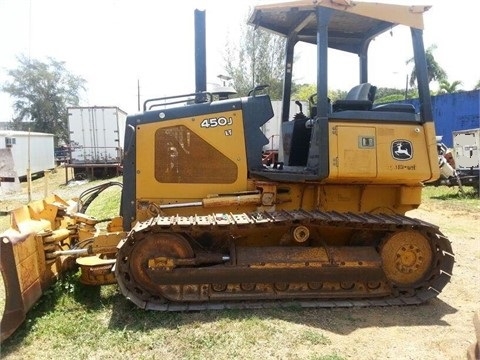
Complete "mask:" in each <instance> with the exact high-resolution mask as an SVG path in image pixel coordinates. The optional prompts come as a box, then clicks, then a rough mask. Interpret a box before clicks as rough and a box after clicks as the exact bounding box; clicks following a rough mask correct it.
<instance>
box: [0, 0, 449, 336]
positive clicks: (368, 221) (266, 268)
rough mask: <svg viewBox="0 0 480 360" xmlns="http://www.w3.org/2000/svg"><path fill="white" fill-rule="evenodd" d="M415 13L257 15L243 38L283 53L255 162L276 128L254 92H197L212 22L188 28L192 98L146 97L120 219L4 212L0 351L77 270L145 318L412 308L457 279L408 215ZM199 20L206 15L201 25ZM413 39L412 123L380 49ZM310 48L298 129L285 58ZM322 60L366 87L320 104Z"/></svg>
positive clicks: (413, 200)
mask: <svg viewBox="0 0 480 360" xmlns="http://www.w3.org/2000/svg"><path fill="white" fill-rule="evenodd" d="M427 9H428V7H425V6H400V5H389V4H381V3H362V2H357V1H351V0H327V1H312V0H299V1H293V2H283V3H278V4H269V5H259V6H257V7H255V8H254V10H253V12H252V14H251V16H250V18H249V24H251V25H252V26H254V27H257V28H260V29H263V30H267V31H271V32H273V33H275V34H277V35H278V36H283V37H284V38H285V39H286V58H285V70H284V83H283V87H284V91H283V102H282V104H283V105H282V114H281V121H282V123H281V129H282V145H283V154H281V155H280V157H279V161H276V162H274V163H272V164H270V165H265V164H263V163H262V151H263V150H264V147H265V145H266V144H267V143H268V139H267V137H266V136H265V135H264V133H262V126H263V125H264V124H265V123H266V122H267V121H268V120H269V119H270V118H272V116H273V110H272V103H271V100H270V98H269V96H268V95H267V94H266V91H265V87H264V86H257V87H255V88H254V89H252V91H250V93H249V94H248V96H245V97H237V98H228V97H227V96H221V97H219V99H218V98H216V97H215V96H214V95H215V94H210V93H208V92H206V80H205V79H206V75H205V46H204V42H205V41H204V40H205V29H204V28H205V16H204V12H196V17H195V19H196V21H195V24H196V26H195V32H196V42H197V44H202V43H203V46H196V48H197V49H200V50H197V51H199V53H197V54H196V59H197V61H196V89H195V92H192V93H191V94H186V95H179V96H170V97H164V98H156V99H149V100H147V101H145V103H144V107H143V112H141V113H139V114H134V115H130V116H128V119H127V125H126V131H125V148H126V149H125V159H124V164H123V171H124V172H123V189H122V194H121V206H120V214H119V216H118V217H115V218H113V219H111V220H110V221H109V223H108V226H107V227H106V229H99V227H98V220H97V219H95V218H93V217H91V216H87V215H86V214H85V213H84V209H85V208H86V206H88V204H89V202H90V200H91V199H93V198H94V197H95V195H96V194H97V193H98V192H99V191H101V190H103V188H94V189H93V190H92V192H91V193H90V196H89V197H88V198H87V199H86V200H85V199H83V201H80V202H72V201H66V200H64V199H61V198H59V197H58V196H55V195H52V196H51V197H49V198H45V199H43V200H42V201H35V202H32V203H30V204H28V205H25V206H23V207H21V208H19V209H16V210H14V211H12V213H11V228H10V229H8V230H7V231H6V232H5V233H4V234H3V235H2V241H1V243H0V244H1V270H2V276H3V280H4V283H5V286H6V305H5V310H4V314H3V318H2V321H1V340H4V339H6V338H7V337H8V336H10V335H11V334H12V333H13V332H14V331H15V330H16V329H17V328H18V326H20V325H21V323H22V322H23V320H24V319H25V317H26V313H27V312H28V310H29V309H30V308H31V307H32V306H33V304H34V303H35V302H36V301H37V300H38V299H39V298H40V297H41V296H42V293H44V292H45V291H46V289H47V288H48V287H49V286H50V285H51V284H52V283H53V282H54V281H55V280H56V279H57V278H58V277H59V276H60V275H61V274H62V272H64V271H66V270H68V269H72V268H77V267H78V268H80V270H81V275H80V280H81V282H82V283H84V284H87V285H93V286H97V285H103V284H114V283H117V284H118V287H119V289H120V291H121V292H122V293H123V294H124V295H125V297H126V298H127V299H129V300H130V301H132V302H133V303H135V304H136V305H138V306H139V307H141V308H144V309H148V310H160V311H188V310H202V309H222V308H251V307H256V306H261V307H264V306H273V305H274V304H278V303H279V302H280V303H281V302H285V301H286V302H289V303H290V302H297V303H298V304H299V305H300V306H306V307H313V306H316V307H322V306H325V307H334V306H339V307H340V306H389V305H409V304H420V303H423V302H426V301H428V300H429V299H431V298H434V297H436V296H437V295H438V294H439V293H440V292H441V291H442V289H443V288H444V286H445V285H446V284H447V283H448V282H449V281H450V278H451V274H452V268H453V264H454V255H453V252H452V248H451V244H450V241H449V240H448V239H447V238H446V237H445V236H444V235H442V233H441V232H440V231H439V229H438V227H437V226H435V225H432V224H429V223H426V222H424V221H421V220H418V219H414V218H410V217H408V216H406V215H405V213H406V212H407V211H409V210H412V209H415V208H417V207H418V206H419V205H420V203H421V192H422V186H423V185H422V183H423V182H426V181H432V180H435V179H437V178H438V176H439V168H438V158H437V144H436V137H435V128H434V121H433V117H432V107H431V99H430V92H429V79H428V74H427V64H426V57H425V50H424V44H423V13H424V12H425V11H426V10H427ZM202 14H203V15H202ZM397 25H398V26H403V27H407V28H409V29H410V34H411V43H412V48H413V54H414V59H415V69H416V75H417V80H418V94H419V99H420V104H421V106H420V108H419V109H415V108H414V107H413V106H411V105H409V104H403V103H398V104H392V103H390V104H383V105H376V104H375V103H374V102H375V90H376V87H375V86H374V85H373V84H370V83H369V80H368V69H369V66H368V59H369V58H368V49H369V44H370V43H371V41H372V40H373V39H375V38H376V37H377V36H379V35H380V34H382V33H384V32H388V31H391V29H393V28H394V27H396V26H397ZM299 43H307V44H312V46H315V49H316V57H317V59H316V65H315V67H314V68H312V69H311V71H312V72H315V73H316V74H317V89H316V95H314V96H313V97H312V102H311V104H310V105H311V106H310V107H309V109H308V111H307V112H308V113H307V114H304V113H303V112H300V113H298V114H297V115H296V116H295V117H294V118H293V119H292V118H290V116H289V114H290V104H291V101H292V100H295V99H292V68H293V65H294V56H295V51H294V50H295V45H296V44H299ZM329 49H336V50H341V51H343V52H346V53H350V54H354V55H358V60H359V66H358V69H359V72H358V75H359V76H358V85H356V86H355V87H354V88H352V90H351V91H350V92H349V93H348V95H347V97H346V98H345V99H343V100H337V101H331V100H330V99H329V98H328V88H329V87H328V86H329V82H328V80H329V79H328V69H329V57H328V53H329Z"/></svg>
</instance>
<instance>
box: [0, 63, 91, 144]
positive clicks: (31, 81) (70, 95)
mask: <svg viewBox="0 0 480 360" xmlns="http://www.w3.org/2000/svg"><path fill="white" fill-rule="evenodd" d="M18 62H19V65H18V68H16V69H11V70H9V71H8V75H9V76H10V77H11V79H12V80H11V81H10V82H7V83H5V84H3V85H2V87H1V89H2V90H3V91H4V92H6V93H8V94H9V95H10V96H11V97H12V98H14V99H15V100H14V104H13V109H14V112H15V115H14V118H13V119H12V121H13V129H14V130H28V129H30V130H31V131H37V132H45V133H52V134H54V135H55V136H56V138H55V142H56V143H58V141H60V140H63V141H65V142H66V141H68V125H67V119H68V113H67V107H68V106H75V105H78V103H79V100H80V92H81V91H83V90H85V82H86V81H85V80H84V79H83V78H81V77H79V76H76V75H73V74H71V73H70V72H69V71H68V70H67V69H66V67H65V63H64V62H62V61H57V60H55V59H53V58H48V61H47V62H41V61H39V60H34V59H32V60H30V59H29V58H27V57H26V56H23V55H21V56H19V57H18Z"/></svg>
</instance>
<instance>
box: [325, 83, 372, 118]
mask: <svg viewBox="0 0 480 360" xmlns="http://www.w3.org/2000/svg"><path fill="white" fill-rule="evenodd" d="M376 92H377V87H376V86H372V85H371V84H370V83H362V84H359V85H357V86H354V87H353V88H352V89H351V90H350V91H349V92H348V94H347V96H346V97H345V99H344V100H337V101H335V102H334V103H333V105H332V110H333V112H338V111H344V110H371V109H372V105H373V100H374V99H375V93H376Z"/></svg>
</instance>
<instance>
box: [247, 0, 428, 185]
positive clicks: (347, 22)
mask: <svg viewBox="0 0 480 360" xmlns="http://www.w3.org/2000/svg"><path fill="white" fill-rule="evenodd" d="M428 8H429V7H428V6H401V5H387V4H378V3H362V2H353V1H350V0H335V1H330V2H321V3H318V4H314V3H312V2H311V1H305V0H302V1H296V2H288V3H284V4H275V5H260V6H257V7H256V8H255V9H254V11H253V13H252V15H251V16H250V19H249V24H251V25H253V26H255V27H259V28H262V29H264V30H267V31H270V32H273V33H275V34H279V35H281V36H284V37H285V38H286V59H285V70H284V74H285V76H284V88H283V98H282V115H281V121H282V125H281V131H282V138H283V164H284V166H281V167H269V168H260V169H252V168H250V169H249V170H250V173H252V174H256V175H259V176H262V177H266V178H269V179H272V180H277V181H290V180H292V181H302V180H304V181H305V180H312V181H323V180H325V179H327V178H328V177H329V176H330V175H331V170H332V169H331V165H332V164H331V162H330V160H331V157H332V156H333V154H332V153H331V152H332V144H331V134H332V129H334V128H335V126H336V125H335V124H337V123H338V124H342V125H343V124H345V123H346V124H347V125H346V126H348V123H351V124H352V126H353V125H355V124H372V128H375V127H376V126H377V125H376V124H385V123H388V122H394V123H395V124H420V125H421V124H424V123H425V122H431V121H432V110H431V100H430V92H429V88H428V77H427V67H426V59H425V51H424V46H423V38H422V37H423V32H422V28H423V12H424V11H426V10H428ZM399 24H401V25H405V26H407V27H409V28H410V32H411V41H412V44H413V54H414V59H415V68H416V73H417V82H418V92H419V99H420V108H419V109H418V111H417V110H416V109H415V108H414V106H413V105H411V104H404V103H398V104H380V105H376V104H375V103H374V102H375V95H376V90H377V86H376V85H375V84H372V83H370V82H369V78H368V68H369V66H368V60H369V57H368V50H369V45H370V43H371V42H372V40H374V39H375V38H376V37H377V36H379V35H381V34H382V33H384V32H386V31H391V29H392V28H394V27H395V26H397V25H399ZM301 43H306V44H313V45H314V46H315V47H316V57H317V62H316V69H314V71H315V72H316V74H317V77H316V80H317V81H316V83H317V91H316V94H314V95H313V96H312V97H311V98H310V101H309V111H308V114H307V115H305V114H303V112H302V111H301V112H300V113H301V114H302V115H303V116H302V115H299V116H295V118H294V119H289V114H290V104H291V101H293V100H295V99H292V98H291V95H292V76H293V73H294V69H293V68H294V51H295V48H296V45H297V44H301ZM329 49H334V50H340V51H341V52H343V53H348V54H354V55H357V56H358V63H359V66H358V69H359V71H358V84H357V85H355V86H353V87H352V88H351V90H350V91H349V92H348V93H347V96H346V97H345V98H344V99H341V100H336V101H330V99H329V98H328V89H329V81H328V80H329V79H328V70H329V63H328V60H329V59H328V54H329V53H328V50H329ZM406 56H408V55H406ZM342 70H343V69H342ZM345 71H346V69H345ZM300 113H299V114H300ZM374 138H375V136H374V135H372V136H365V139H364V140H365V141H366V143H368V142H369V141H370V140H372V142H373V143H374V144H375V145H374V147H375V148H376V140H374ZM364 140H362V141H364ZM370 150H371V149H370ZM339 151H340V150H339ZM355 151H356V149H355Z"/></svg>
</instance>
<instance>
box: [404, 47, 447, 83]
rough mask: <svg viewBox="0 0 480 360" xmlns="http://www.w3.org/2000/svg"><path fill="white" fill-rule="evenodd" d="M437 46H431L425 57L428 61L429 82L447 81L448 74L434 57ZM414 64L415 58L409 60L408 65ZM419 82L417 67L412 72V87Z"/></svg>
mask: <svg viewBox="0 0 480 360" xmlns="http://www.w3.org/2000/svg"><path fill="white" fill-rule="evenodd" d="M436 48H437V46H436V45H435V44H434V45H431V46H430V47H429V48H428V49H427V50H426V51H425V56H426V59H427V73H428V82H429V83H430V82H432V81H434V80H435V81H441V80H443V79H446V77H447V73H446V72H445V70H443V68H442V67H441V66H440V65H439V64H438V63H437V61H436V60H435V57H434V56H433V51H434V50H436ZM410 63H414V58H411V59H408V60H407V64H410ZM416 81H417V70H416V68H415V65H414V66H413V69H412V72H411V74H410V86H415V83H416Z"/></svg>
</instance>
